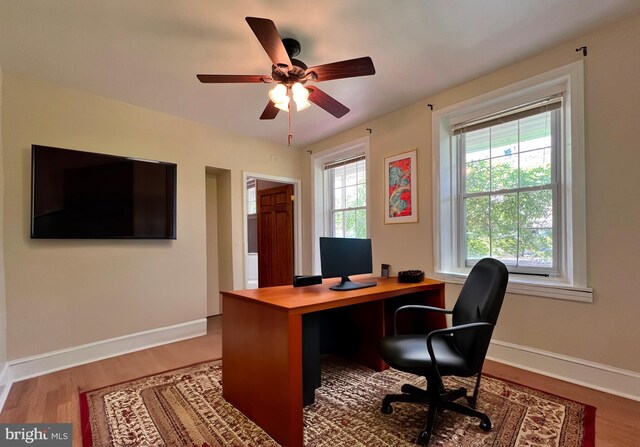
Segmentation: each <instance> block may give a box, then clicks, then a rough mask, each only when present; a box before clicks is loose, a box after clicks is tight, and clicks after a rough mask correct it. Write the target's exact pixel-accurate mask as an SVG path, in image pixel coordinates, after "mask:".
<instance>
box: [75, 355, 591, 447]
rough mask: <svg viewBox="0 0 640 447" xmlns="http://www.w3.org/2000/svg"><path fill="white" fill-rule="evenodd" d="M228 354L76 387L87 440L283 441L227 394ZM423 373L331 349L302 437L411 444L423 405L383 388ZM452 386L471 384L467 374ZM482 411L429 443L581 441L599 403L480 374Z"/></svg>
mask: <svg viewBox="0 0 640 447" xmlns="http://www.w3.org/2000/svg"><path fill="white" fill-rule="evenodd" d="M221 377H222V362H221V361H220V360H218V361H213V362H208V363H203V364H199V365H195V366H191V367H187V368H183V369H179V370H175V371H170V372H166V373H162V374H158V375H154V376H150V377H145V378H141V379H137V380H134V381H131V382H127V383H123V384H119V385H113V386H109V387H106V388H102V389H99V390H95V391H90V392H87V393H82V394H81V395H80V402H81V413H82V414H81V419H82V433H83V446H84V447H89V446H93V447H103V446H154V447H155V446H158V447H159V446H168V447H182V446H185V447H186V446H189V447H196V446H197V447H214V446H233V447H239V446H251V447H253V446H265V447H267V446H277V445H278V444H277V443H276V442H275V441H274V440H273V439H271V438H270V437H269V436H268V435H267V434H266V433H265V432H264V431H263V430H262V429H260V428H259V427H257V426H256V425H255V424H253V423H252V422H251V421H250V420H249V419H247V418H246V417H245V416H244V415H243V414H242V413H240V412H239V411H238V410H236V409H235V408H234V407H233V406H232V405H230V404H228V403H227V402H226V401H225V400H224V399H223V398H222V383H221ZM403 383H412V384H414V385H416V386H421V387H424V383H423V382H422V383H421V380H420V379H416V378H415V377H414V376H412V375H409V374H405V373H402V372H399V371H395V370H387V371H384V372H380V373H376V372H374V371H372V370H370V369H367V368H364V367H360V366H358V365H354V364H352V363H348V362H346V361H343V360H340V359H335V358H331V359H330V360H328V361H324V362H323V366H322V387H321V388H319V389H318V390H317V391H316V402H315V403H314V404H313V405H310V406H308V407H306V408H305V410H304V426H305V428H304V442H305V445H306V446H314V447H315V446H317V447H320V446H322V447H339V446H344V447H355V446H360V447H374V446H380V447H384V446H389V447H400V446H414V445H415V444H414V442H415V440H416V438H417V436H418V433H419V432H420V430H421V429H422V427H423V424H424V421H425V418H426V407H425V406H419V405H414V404H394V405H393V406H394V411H393V413H392V414H391V415H384V414H382V413H381V412H380V402H381V401H382V397H383V396H384V395H385V394H387V393H391V392H399V389H400V386H401V385H402V384H403ZM447 384H448V386H451V387H459V386H465V387H466V388H467V389H472V388H473V384H472V382H471V381H468V380H462V381H461V380H448V383H447ZM478 407H479V409H480V410H481V411H484V412H486V413H487V414H488V415H489V417H490V418H491V422H492V424H493V428H492V430H491V431H490V432H484V431H482V430H481V429H480V428H479V427H478V421H477V420H475V419H473V418H469V417H466V416H463V415H459V414H456V413H452V412H449V411H444V412H442V413H439V415H438V418H437V419H436V427H435V429H434V433H433V435H432V437H431V442H430V444H429V445H430V446H469V447H471V446H571V447H573V446H575V447H579V446H582V447H591V446H593V445H594V444H595V439H594V438H595V431H594V423H595V408H594V407H591V406H587V405H583V404H580V403H577V402H574V401H571V400H567V399H564V398H561V397H558V396H554V395H551V394H548V393H544V392H542V391H538V390H534V389H531V388H528V387H525V386H522V385H518V384H515V383H511V382H506V381H504V380H500V379H496V378H492V377H487V376H484V377H483V380H482V385H481V391H480V397H479V402H478Z"/></svg>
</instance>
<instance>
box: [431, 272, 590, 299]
mask: <svg viewBox="0 0 640 447" xmlns="http://www.w3.org/2000/svg"><path fill="white" fill-rule="evenodd" d="M432 277H433V278H434V279H439V280H440V281H444V282H445V283H450V284H464V282H465V281H466V279H467V275H462V274H457V273H443V272H437V273H434V274H433V276H432ZM543 281H544V280H539V281H532V280H522V279H519V278H518V279H516V278H512V277H510V278H509V284H508V285H507V293H515V294H518V295H528V296H536V297H543V298H555V299H561V300H569V301H579V302H583V303H593V289H592V288H591V287H575V286H569V285H567V284H565V283H562V282H559V281H555V282H552V280H551V281H550V280H546V281H544V282H543Z"/></svg>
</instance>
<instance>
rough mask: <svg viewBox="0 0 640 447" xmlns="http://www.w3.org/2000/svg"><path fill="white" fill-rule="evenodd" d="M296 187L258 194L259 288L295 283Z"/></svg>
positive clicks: (259, 192) (272, 189) (279, 188)
mask: <svg viewBox="0 0 640 447" xmlns="http://www.w3.org/2000/svg"><path fill="white" fill-rule="evenodd" d="M292 198H293V185H282V186H278V187H275V188H269V189H264V190H258V191H257V204H258V206H257V208H258V209H257V214H258V287H271V286H282V285H287V284H292V283H293V202H292Z"/></svg>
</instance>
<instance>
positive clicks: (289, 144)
mask: <svg viewBox="0 0 640 447" xmlns="http://www.w3.org/2000/svg"><path fill="white" fill-rule="evenodd" d="M287 115H288V117H289V135H288V136H287V146H291V139H292V138H293V134H292V133H291V101H289V113H288V114H287Z"/></svg>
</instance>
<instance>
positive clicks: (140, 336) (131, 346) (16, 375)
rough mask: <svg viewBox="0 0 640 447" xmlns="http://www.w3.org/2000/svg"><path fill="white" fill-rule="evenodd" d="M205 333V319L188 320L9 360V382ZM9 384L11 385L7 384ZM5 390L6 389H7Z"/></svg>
mask: <svg viewBox="0 0 640 447" xmlns="http://www.w3.org/2000/svg"><path fill="white" fill-rule="evenodd" d="M206 333H207V320H206V319H205V318H202V319H200V320H193V321H188V322H186V323H180V324H175V325H172V326H166V327H162V328H157V329H151V330H148V331H143V332H137V333H135V334H129V335H123V336H121V337H115V338H110V339H107V340H100V341H97V342H93V343H88V344H86V345H81V346H76V347H73V348H66V349H60V350H58V351H53V352H47V353H45V354H39V355H34V356H31V357H25V358H21V359H17V360H11V361H9V362H8V363H9V375H10V377H11V383H13V382H18V381H20V380H24V379H29V378H31V377H36V376H41V375H43V374H48V373H51V372H54V371H59V370H61V369H66V368H71V367H72V366H78V365H82V364H85V363H90V362H95V361H96V360H102V359H105V358H109V357H114V356H116V355H122V354H127V353H129V352H134V351H139V350H141V349H147V348H152V347H154V346H159V345H164V344H167V343H173V342H176V341H180V340H185V339H187V338H193V337H199V336H201V335H205V334H206ZM9 387H10V386H9ZM7 393H8V391H7Z"/></svg>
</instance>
